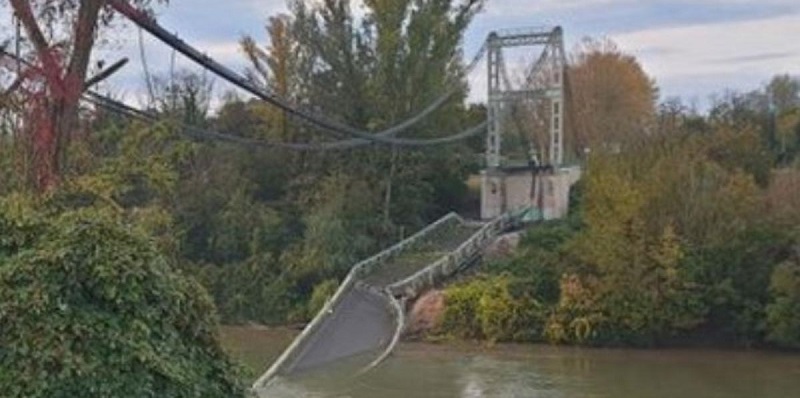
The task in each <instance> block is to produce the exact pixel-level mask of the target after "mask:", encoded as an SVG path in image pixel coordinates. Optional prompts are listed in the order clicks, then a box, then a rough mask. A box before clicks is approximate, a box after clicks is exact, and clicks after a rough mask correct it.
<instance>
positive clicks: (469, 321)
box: [440, 275, 544, 342]
mask: <svg viewBox="0 0 800 398" xmlns="http://www.w3.org/2000/svg"><path fill="white" fill-rule="evenodd" d="M514 285H515V284H514V282H513V280H512V279H511V278H510V277H509V276H507V275H500V276H492V277H480V278H478V279H475V280H473V281H470V282H468V283H466V284H461V285H457V286H453V287H451V288H449V289H447V291H446V292H445V303H446V306H445V312H444V316H443V317H442V324H441V330H440V332H441V333H444V334H450V335H453V336H456V337H460V338H475V339H487V340H489V341H490V342H497V341H533V340H539V339H540V338H541V333H542V327H543V324H544V316H543V312H542V306H541V305H540V304H539V303H538V302H537V301H536V300H533V299H531V298H529V297H528V296H526V295H520V294H515V293H517V291H518V290H519V289H518V286H514Z"/></svg>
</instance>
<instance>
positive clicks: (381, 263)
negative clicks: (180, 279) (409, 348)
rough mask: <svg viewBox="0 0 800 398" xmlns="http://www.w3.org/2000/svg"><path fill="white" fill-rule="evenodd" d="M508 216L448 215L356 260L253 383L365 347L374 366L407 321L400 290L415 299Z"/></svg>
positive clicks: (259, 384)
mask: <svg viewBox="0 0 800 398" xmlns="http://www.w3.org/2000/svg"><path fill="white" fill-rule="evenodd" d="M508 220H509V219H508V218H507V217H506V216H503V217H499V218H498V219H496V220H494V221H492V222H490V223H486V224H479V223H470V222H467V221H465V220H464V219H462V218H461V217H459V216H458V215H456V214H454V213H453V214H449V215H448V216H446V217H444V218H442V219H440V220H439V221H437V222H435V223H433V224H431V225H429V226H428V227H426V228H425V229H423V230H422V231H420V232H418V233H416V234H414V235H413V236H411V237H409V238H408V239H406V240H404V241H402V242H400V243H398V244H396V245H395V246H392V247H391V248H389V249H386V250H384V251H383V252H381V253H378V254H377V255H375V256H373V257H372V258H370V259H367V260H365V261H362V262H361V263H359V264H357V265H356V266H354V267H353V269H352V270H351V272H350V273H349V274H348V276H347V278H345V280H344V281H343V282H342V283H341V285H340V286H339V289H338V291H337V292H336V294H335V295H334V296H333V297H332V298H331V299H330V300H329V301H328V302H327V303H326V304H325V306H324V307H323V308H322V310H321V311H320V312H319V313H318V314H317V316H316V317H315V318H314V320H313V321H312V322H311V323H309V325H307V326H306V329H305V330H304V331H303V333H302V334H301V335H300V336H298V338H297V339H295V341H294V342H293V343H292V345H290V346H289V348H287V349H286V351H285V352H284V353H283V355H282V356H281V357H280V358H279V359H278V360H277V361H276V362H275V363H274V364H273V366H272V367H271V368H270V369H269V370H268V371H267V373H265V374H264V375H263V376H262V377H261V378H260V379H259V380H258V381H257V382H256V383H255V384H254V386H253V388H254V389H255V390H256V391H259V392H263V390H264V388H265V387H266V386H267V385H268V383H269V382H271V381H273V380H274V379H275V378H276V377H279V376H281V377H294V376H297V375H298V374H299V373H303V372H306V371H308V370H309V369H312V368H316V367H319V366H321V365H324V364H327V363H331V362H333V361H337V360H341V359H345V358H348V357H353V356H355V355H358V354H362V353H365V352H375V353H376V355H375V356H372V358H377V359H375V360H374V361H373V362H372V363H369V364H367V363H365V365H367V367H366V368H369V367H371V366H374V365H375V364H376V363H377V362H380V361H381V360H382V359H383V358H385V356H386V354H388V353H389V352H390V351H391V349H392V347H393V345H394V344H395V343H396V341H397V338H398V337H399V335H400V332H401V331H402V328H403V326H404V314H403V311H404V309H403V308H402V306H401V305H400V304H399V301H398V300H397V299H395V295H400V296H403V297H405V298H414V297H406V296H414V295H415V294H417V293H419V292H421V291H423V290H424V289H426V288H430V287H431V286H432V284H433V283H435V282H436V280H441V278H446V277H448V276H449V275H451V274H452V273H454V272H457V270H458V269H459V268H460V266H461V265H463V264H461V263H465V262H467V261H469V260H470V259H472V258H474V256H475V255H476V254H477V253H478V252H479V251H480V250H481V249H482V248H483V247H484V246H485V245H486V244H487V243H488V242H489V241H490V240H491V239H492V238H493V237H494V236H496V234H497V233H499V232H500V231H501V230H502V229H503V228H505V226H506V225H507V223H508ZM437 278H438V279H437ZM398 286H402V287H398ZM406 287H411V288H409V289H406ZM367 359H369V358H367ZM366 368H365V369H366Z"/></svg>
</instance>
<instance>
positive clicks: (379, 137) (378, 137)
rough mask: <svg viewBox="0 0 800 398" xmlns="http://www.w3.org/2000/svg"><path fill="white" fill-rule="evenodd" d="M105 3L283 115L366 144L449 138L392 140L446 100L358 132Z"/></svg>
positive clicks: (141, 16)
mask: <svg viewBox="0 0 800 398" xmlns="http://www.w3.org/2000/svg"><path fill="white" fill-rule="evenodd" d="M109 4H110V5H111V7H113V8H114V9H115V10H116V11H117V12H119V13H120V14H122V15H124V16H125V17H126V18H128V19H130V20H131V21H132V22H134V23H135V24H136V25H138V26H139V27H141V28H142V29H144V30H145V31H147V32H148V33H150V34H151V35H153V36H154V37H156V38H157V39H159V40H161V41H162V42H163V43H165V44H167V45H168V46H170V47H172V48H174V49H175V50H177V51H178V52H180V53H181V54H183V55H184V56H186V57H188V58H189V59H191V60H192V61H194V62H196V63H198V64H200V65H202V66H203V67H205V68H206V69H208V70H210V71H212V72H214V73H215V74H216V75H218V76H220V77H222V78H223V79H225V80H227V81H228V82H230V83H231V84H233V85H235V86H237V87H239V88H241V89H242V90H245V91H247V92H249V93H250V94H252V95H254V96H256V97H258V98H260V99H262V100H264V101H266V102H268V103H270V104H272V105H274V106H276V107H278V108H279V109H282V110H283V111H285V112H286V113H287V114H289V115H291V116H294V117H297V118H299V119H302V120H305V121H307V122H309V123H311V124H312V125H315V126H317V127H320V128H321V129H323V130H324V131H327V132H329V133H333V134H337V133H338V134H346V135H351V136H354V137H356V138H360V139H363V140H367V141H374V142H378V143H381V144H390V145H400V146H424V145H427V144H438V143H441V142H442V140H443V139H444V140H448V139H449V138H448V137H445V138H443V139H413V138H394V137H393V136H394V135H396V134H398V133H401V132H403V131H406V130H408V129H409V128H411V127H412V126H414V125H416V124H417V123H419V122H420V121H421V120H423V119H424V118H426V117H427V116H428V115H430V114H431V113H433V111H435V110H436V109H438V108H439V107H441V106H442V105H443V104H444V103H445V102H446V101H447V99H448V98H449V97H444V98H440V99H439V100H437V101H434V103H433V104H431V105H430V106H429V107H428V108H426V109H425V110H424V111H423V112H421V113H419V114H418V115H416V116H414V117H412V118H409V119H407V120H406V121H404V122H402V123H399V124H397V125H395V126H392V127H389V128H387V129H385V130H382V131H379V132H368V131H363V130H359V129H357V128H355V127H352V126H348V125H345V124H342V123H339V122H337V121H334V120H331V119H328V118H327V117H324V116H321V115H314V114H311V113H309V112H306V111H303V110H300V109H297V108H295V107H294V106H293V105H291V104H289V103H288V102H287V101H285V100H284V99H282V98H279V97H277V96H275V95H273V94H271V93H268V92H266V91H264V90H262V89H260V88H259V87H256V86H255V85H254V84H252V83H251V82H250V81H248V80H247V79H246V78H244V77H242V76H241V75H239V74H238V73H236V72H234V71H233V70H231V69H230V68H228V67H226V66H224V65H222V64H220V63H219V62H217V61H215V60H214V59H212V58H210V57H209V56H207V55H205V54H203V53H201V52H200V51H198V50H197V49H195V48H194V47H191V46H190V45H188V44H186V43H185V42H184V41H183V40H181V39H180V38H178V37H177V36H175V35H173V34H172V33H169V32H168V31H167V30H166V29H164V28H163V27H161V26H160V25H159V24H158V23H157V22H155V21H154V20H153V19H152V18H150V17H149V16H148V15H147V14H145V13H143V12H141V11H139V10H137V9H136V8H134V7H133V6H131V5H130V4H129V3H128V2H127V1H124V0H109Z"/></svg>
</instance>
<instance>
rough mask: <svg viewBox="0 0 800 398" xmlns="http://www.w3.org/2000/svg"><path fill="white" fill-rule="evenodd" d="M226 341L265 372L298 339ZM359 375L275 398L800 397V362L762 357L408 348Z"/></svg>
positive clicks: (243, 336)
mask: <svg viewBox="0 0 800 398" xmlns="http://www.w3.org/2000/svg"><path fill="white" fill-rule="evenodd" d="M223 335H224V336H225V341H226V345H227V346H228V347H229V348H230V349H231V352H232V353H233V355H234V356H235V357H237V358H239V359H240V360H242V361H243V362H245V363H247V364H248V365H249V366H250V367H251V368H253V369H255V368H261V369H259V372H260V371H262V370H264V369H265V368H266V366H267V364H268V363H270V362H271V361H272V360H273V359H274V358H275V357H276V356H277V355H278V354H279V353H280V351H281V350H282V349H283V347H284V346H285V345H286V344H287V343H288V341H289V340H291V337H292V333H291V332H287V331H275V330H258V329H246V328H225V330H224V331H223ZM253 373H254V374H255V373H256V372H255V371H254V372H253ZM351 374H352V370H351V369H348V367H347V365H346V364H344V365H338V366H335V367H333V368H331V369H324V370H321V371H319V372H316V373H314V374H309V375H305V376H304V377H302V378H300V379H296V380H291V381H287V382H283V383H279V384H277V385H276V386H275V387H274V388H273V389H271V390H270V391H269V393H268V396H270V397H275V398H283V397H319V398H326V397H337V398H338V397H341V398H344V397H350V398H362V397H363V398H373V397H381V398H395V397H397V398H400V397H403V398H405V397H421V398H422V397H437V398H438V397H441V398H447V397H464V398H473V397H474V398H478V397H542V398H550V397H552V398H556V397H559V398H560V397H564V398H583V397H585V398H590V397H591V398H633V397H636V398H662V397H663V398H666V397H670V398H672V397H699V398H700V397H702V398H716V397H720V398H722V397H725V398H757V397H758V398H772V397H775V398H778V397H780V398H784V397H800V355H798V354H781V353H769V352H759V351H718V350H697V349H692V350H673V349H671V350H627V349H581V348H571V347H550V346H539V345H498V346H495V347H492V348H486V347H483V346H480V345H471V344H447V345H432V344H421V343H407V344H401V346H400V347H399V349H398V350H397V351H396V352H395V354H394V355H393V356H392V357H390V359H389V360H388V361H387V362H385V363H384V364H383V365H381V366H380V367H379V368H378V369H376V370H374V371H372V372H370V373H367V374H366V375H364V376H361V377H351V376H350V375H351Z"/></svg>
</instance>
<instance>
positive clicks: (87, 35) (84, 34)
mask: <svg viewBox="0 0 800 398" xmlns="http://www.w3.org/2000/svg"><path fill="white" fill-rule="evenodd" d="M106 2H107V1H106V0H10V4H11V7H12V9H13V11H14V14H15V15H16V17H17V18H18V19H19V21H20V23H21V24H22V27H23V29H24V30H25V33H26V36H27V38H28V41H29V42H30V44H31V46H32V47H33V48H32V50H33V52H34V55H35V56H34V57H33V58H34V59H35V62H34V63H33V65H31V66H30V67H29V70H28V71H27V73H25V76H27V77H29V80H31V82H30V83H31V84H29V87H31V89H29V91H28V93H27V95H28V96H29V100H28V101H26V102H27V107H26V115H25V116H26V118H25V119H26V123H25V125H26V126H25V129H26V136H27V138H28V140H27V145H28V150H29V159H30V162H31V165H30V166H31V167H30V170H31V175H30V178H31V182H32V184H33V185H34V187H35V188H36V189H37V190H39V191H40V192H44V191H48V190H50V189H52V188H54V187H56V186H57V185H58V183H59V180H60V176H61V169H62V165H63V163H64V161H65V160H64V150H65V148H66V144H67V142H68V140H69V139H70V137H71V136H72V134H73V132H74V130H75V129H76V127H77V124H78V105H79V101H80V97H81V95H82V94H83V91H84V90H85V87H86V84H85V81H86V77H87V73H88V70H89V62H90V60H91V56H92V49H93V48H94V46H95V42H96V38H97V36H98V28H99V25H101V24H107V23H108V22H110V21H111V18H112V14H111V10H110V8H109V7H106ZM150 2H151V0H136V1H134V3H136V4H137V5H147V4H149V3H150ZM48 27H49V28H52V27H56V28H55V29H47V28H48ZM45 31H47V32H64V33H63V35H62V37H58V36H59V33H51V34H50V35H49V36H46V35H45V33H44V32H45Z"/></svg>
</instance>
